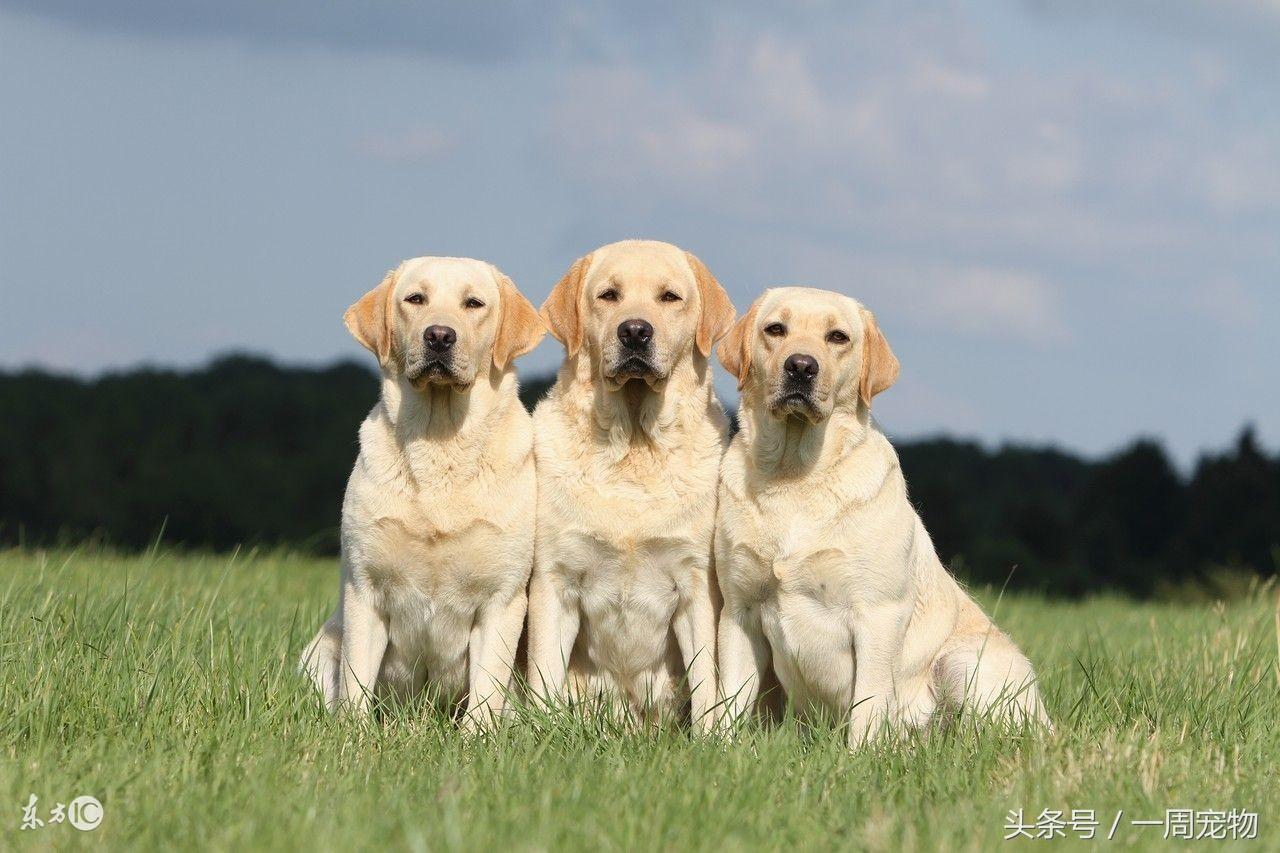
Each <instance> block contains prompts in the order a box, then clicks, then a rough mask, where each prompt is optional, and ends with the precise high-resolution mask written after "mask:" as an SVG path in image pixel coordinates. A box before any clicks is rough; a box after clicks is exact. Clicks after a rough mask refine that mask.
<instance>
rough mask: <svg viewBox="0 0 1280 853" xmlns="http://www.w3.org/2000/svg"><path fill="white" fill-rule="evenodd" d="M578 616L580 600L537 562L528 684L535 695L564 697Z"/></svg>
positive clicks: (531, 591)
mask: <svg viewBox="0 0 1280 853" xmlns="http://www.w3.org/2000/svg"><path fill="white" fill-rule="evenodd" d="M578 620H579V617H578V607H577V604H576V602H567V601H566V600H565V595H564V593H563V591H562V590H561V584H560V581H559V579H558V578H556V577H553V576H552V575H551V573H550V572H547V571H539V569H538V568H537V567H536V566H535V567H534V570H533V579H532V580H531V581H530V583H529V687H530V689H531V690H532V692H533V695H534V698H535V699H540V700H542V701H544V702H548V703H552V702H554V701H556V700H560V699H564V698H565V680H566V678H567V677H568V674H569V656H570V655H571V654H573V644H574V643H575V642H577V639H578Z"/></svg>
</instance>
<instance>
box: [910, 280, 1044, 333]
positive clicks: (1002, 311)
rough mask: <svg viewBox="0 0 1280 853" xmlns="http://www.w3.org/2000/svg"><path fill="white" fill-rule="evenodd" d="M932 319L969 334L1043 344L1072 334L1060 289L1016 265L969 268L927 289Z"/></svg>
mask: <svg viewBox="0 0 1280 853" xmlns="http://www.w3.org/2000/svg"><path fill="white" fill-rule="evenodd" d="M929 289H930V290H931V291H932V296H931V298H930V299H928V300H927V301H926V304H927V305H928V306H929V312H928V315H929V316H930V317H931V319H932V320H933V322H934V323H936V324H938V325H942V326H950V327H954V328H956V329H958V330H960V331H962V332H965V333H968V334H975V335H980V336H995V337H1006V338H1013V339H1018V340H1023V341H1026V342H1029V343H1033V344H1037V345H1042V344H1046V343H1061V342H1063V341H1065V340H1067V339H1068V337H1069V335H1068V331H1067V326H1066V324H1065V323H1064V322H1063V319H1062V309H1061V307H1060V306H1059V304H1058V299H1057V294H1056V292H1055V291H1054V289H1053V288H1052V287H1051V286H1050V284H1049V283H1048V282H1047V281H1045V280H1044V279H1043V278H1042V277H1040V276H1038V275H1035V274H1030V273H1024V272H1016V271H1012V270H998V269H983V268H977V269H965V270H957V271H956V272H954V273H953V274H951V275H943V276H941V277H940V279H939V280H937V281H935V282H933V283H932V286H931V287H930V288H929Z"/></svg>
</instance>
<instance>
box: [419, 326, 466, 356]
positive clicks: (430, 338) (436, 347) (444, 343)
mask: <svg viewBox="0 0 1280 853" xmlns="http://www.w3.org/2000/svg"><path fill="white" fill-rule="evenodd" d="M422 340H423V341H424V342H425V343H426V345H427V349H429V350H431V351H432V352H448V351H449V350H451V349H453V345H454V344H455V343H457V341H458V333H457V332H455V331H454V330H453V329H450V328H449V327H448V326H427V330H426V331H425V332H423V333H422Z"/></svg>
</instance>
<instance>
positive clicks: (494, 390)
mask: <svg viewBox="0 0 1280 853" xmlns="http://www.w3.org/2000/svg"><path fill="white" fill-rule="evenodd" d="M409 300H420V301H419V302H418V303H417V304H415V303H414V302H412V301H409ZM345 319H346V321H347V325H348V328H350V329H351V332H352V334H353V335H355V337H356V338H357V339H358V340H359V341H360V342H361V343H363V344H364V345H365V346H366V347H368V348H369V350H370V351H372V352H374V353H375V354H376V355H377V356H378V358H379V364H380V367H381V371H382V396H381V399H379V401H378V403H377V404H376V405H375V406H374V407H373V410H372V411H371V412H370V413H369V416H368V417H367V418H366V419H365V421H364V423H363V424H362V425H361V426H360V452H359V457H358V458H357V459H356V464H355V468H354V470H352V472H351V478H350V480H349V481H348V483H347V492H346V497H345V499H344V501H343V505H342V577H341V588H340V595H339V601H338V606H337V609H336V611H335V612H334V614H333V616H332V617H330V619H329V620H328V621H327V622H326V623H325V625H324V626H323V627H322V628H321V629H320V632H319V633H318V634H317V635H316V637H315V639H314V640H312V642H311V644H310V645H309V646H308V647H307V649H306V651H305V652H304V653H303V658H302V665H303V668H304V669H305V671H306V672H307V673H308V674H309V675H310V676H311V678H312V679H313V680H314V681H315V683H316V686H317V687H318V688H319V689H320V691H321V693H322V694H323V696H324V701H325V704H326V705H327V706H328V707H330V708H334V709H336V708H340V707H346V708H349V709H351V710H354V711H357V712H364V711H367V709H368V708H369V706H370V701H371V699H373V698H375V697H397V698H402V699H407V698H410V697H414V696H417V695H419V694H422V693H424V692H425V693H428V694H429V695H430V696H431V697H432V698H433V699H434V700H436V701H437V702H439V703H440V704H441V705H442V706H443V707H445V708H446V709H447V710H448V711H450V712H453V711H458V710H461V709H464V708H465V712H466V717H465V721H466V723H467V724H468V725H471V726H474V725H481V724H486V723H489V722H491V721H492V720H493V719H494V718H495V717H496V716H498V715H500V714H501V713H502V712H503V710H504V708H505V701H506V693H507V690H508V688H509V686H510V681H511V672H512V666H513V661H514V658H515V654H516V644H517V642H518V640H519V637H520V632H521V629H522V626H523V623H524V617H525V608H526V592H525V590H526V584H527V582H528V579H529V572H530V569H531V567H532V564H533V537H534V525H533V514H534V508H535V489H536V482H535V477H534V469H533V427H532V422H531V420H530V418H529V415H528V414H527V413H526V412H525V410H524V409H523V407H522V406H521V405H520V401H519V399H518V398H517V395H516V375H515V370H514V368H513V367H512V360H513V359H515V358H516V357H518V356H519V355H521V354H523V353H525V352H527V351H529V350H530V349H532V348H533V347H534V346H535V345H536V344H537V342H538V340H539V339H540V338H541V337H542V334H543V328H542V324H541V322H540V320H539V318H538V316H537V314H536V312H535V311H534V309H533V306H532V305H530V304H529V303H528V301H527V300H526V299H525V298H524V297H523V296H522V295H521V294H520V293H519V291H517V290H516V288H515V286H514V285H513V284H512V283H511V281H510V280H509V279H508V278H507V277H506V276H504V275H502V273H500V272H499V271H498V270H497V269H496V268H494V267H493V266H492V265H490V264H487V263H483V262H481V261H475V260H470V259H465V258H414V259H413V260H410V261H406V262H405V263H403V264H401V265H400V267H399V268H398V269H397V270H396V271H394V272H393V273H391V274H389V275H388V276H387V278H386V279H385V280H384V281H383V282H382V284H381V285H379V286H378V287H377V288H375V289H374V290H373V291H370V292H369V293H368V294H366V296H365V297H364V298H363V299H361V300H360V301H359V302H357V303H356V304H355V305H353V306H352V307H351V309H350V310H349V311H348V312H347V316H346V318H345ZM431 326H448V327H449V328H451V329H454V330H456V333H457V342H456V344H455V345H454V351H453V354H452V357H451V359H450V367H449V369H448V370H446V369H444V368H432V367H431V364H430V361H429V359H430V354H429V353H428V352H427V349H426V347H425V345H424V341H423V333H424V330H425V329H427V328H428V327H431Z"/></svg>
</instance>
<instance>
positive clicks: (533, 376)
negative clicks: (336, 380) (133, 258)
mask: <svg viewBox="0 0 1280 853" xmlns="http://www.w3.org/2000/svg"><path fill="white" fill-rule="evenodd" d="M367 355H368V354H367V353H364V352H363V351H361V352H360V353H357V354H350V355H336V356H332V357H330V358H328V359H321V360H317V361H305V360H303V361H290V360H286V359H279V358H275V357H274V356H271V355H270V354H267V353H263V352H253V351H249V350H225V351H223V352H219V353H214V354H213V355H211V356H209V357H207V358H205V359H204V360H202V361H199V362H194V363H192V364H185V365H180V364H161V363H152V362H139V363H137V364H132V365H123V366H119V367H105V368H102V369H101V370H98V371H96V372H93V373H85V372H77V371H63V370H58V369H56V368H49V367H45V366H42V365H17V366H8V367H6V366H0V377H4V376H6V375H10V376H12V375H16V374H19V373H24V372H32V373H39V374H43V375H46V376H49V377H51V378H56V379H66V378H70V379H75V380H78V381H81V382H86V383H91V382H96V381H99V380H102V379H113V378H119V377H124V376H129V375H133V374H138V373H144V372H156V373H177V374H182V373H193V372H199V371H206V370H209V369H211V368H212V367H213V366H214V365H216V364H217V363H219V362H222V361H226V360H229V359H246V360H250V361H259V362H265V363H267V364H269V365H271V366H272V367H277V368H281V369H284V370H315V371H321V370H328V369H332V368H337V367H355V368H358V369H360V370H362V371H364V372H365V373H367V374H369V378H370V379H371V380H375V381H376V380H377V378H378V369H377V366H376V365H372V364H368V363H366V361H367V359H366V358H364V357H362V356H367ZM516 374H517V378H518V380H519V382H520V384H521V386H522V387H523V386H524V384H525V383H526V382H547V383H552V382H554V381H555V378H556V367H551V368H547V369H540V370H538V371H536V372H535V371H531V370H530V369H529V368H522V367H521V366H520V365H519V364H517V365H516ZM715 391H716V398H717V399H718V400H719V401H720V404H721V405H722V406H723V407H724V410H725V412H726V414H729V415H731V416H732V417H734V418H736V417H737V412H738V395H737V393H736V392H734V394H733V395H732V397H726V396H725V395H724V394H723V393H721V389H720V388H719V387H717V388H716V389H715ZM892 393H893V389H892V388H891V389H889V391H887V392H886V394H892ZM877 405H880V406H881V407H883V405H884V403H883V398H882V400H881V401H877ZM876 421H877V423H878V424H879V425H880V428H881V429H882V430H883V431H884V432H885V434H886V435H887V436H888V437H889V438H890V439H891V440H892V441H893V442H894V443H904V444H920V443H927V442H931V441H954V442H957V443H961V444H975V445H977V446H979V447H980V448H982V450H983V451H985V452H987V453H998V452H1000V451H1002V450H1006V449H1009V450H1030V451H1051V452H1060V453H1063V454H1066V455H1069V456H1073V457H1075V458H1077V459H1079V460H1081V461H1083V462H1086V463H1096V462H1101V461H1105V460H1107V459H1109V458H1113V457H1115V456H1117V455H1119V454H1121V453H1124V452H1125V451H1127V450H1130V449H1132V448H1133V447H1134V446H1135V445H1137V444H1139V443H1141V442H1146V441H1153V442H1155V443H1156V444H1157V445H1159V446H1160V449H1161V450H1162V451H1163V452H1164V453H1165V455H1166V456H1167V457H1168V459H1169V462H1170V464H1172V465H1173V467H1174V470H1175V471H1176V472H1177V474H1178V476H1179V477H1181V478H1183V479H1185V478H1188V477H1190V476H1191V475H1192V474H1194V472H1195V466H1196V465H1198V464H1199V463H1200V462H1201V461H1202V460H1204V459H1206V458H1212V457H1217V456H1221V455H1223V454H1226V453H1230V452H1231V451H1232V450H1234V449H1236V448H1237V447H1238V446H1239V443H1240V440H1241V438H1242V437H1243V436H1244V435H1245V433H1250V434H1252V436H1253V437H1254V439H1255V440H1256V441H1257V443H1258V445H1259V446H1260V447H1261V448H1262V449H1263V451H1264V452H1268V453H1270V452H1280V446H1277V447H1273V446H1272V445H1270V444H1269V443H1268V442H1267V441H1266V440H1265V438H1264V437H1263V436H1262V435H1261V432H1260V430H1259V429H1258V425H1257V424H1256V423H1254V422H1252V421H1244V422H1243V423H1241V424H1240V425H1239V426H1238V427H1236V429H1235V430H1234V431H1233V432H1231V433H1230V434H1229V435H1228V436H1226V437H1225V438H1224V439H1223V440H1222V441H1221V442H1220V443H1218V444H1210V445H1207V446H1205V447H1203V448H1201V449H1199V450H1198V451H1196V452H1195V454H1194V455H1192V456H1191V457H1189V458H1181V457H1179V456H1178V455H1177V454H1175V453H1174V452H1173V450H1172V449H1171V448H1170V447H1169V446H1168V444H1167V442H1165V440H1164V439H1163V438H1162V437H1161V436H1158V435H1153V434H1146V433H1134V434H1133V435H1131V436H1130V437H1129V438H1128V439H1126V440H1123V441H1121V442H1120V443H1119V444H1117V445H1115V446H1114V447H1111V448H1107V449H1103V450H1100V451H1086V450H1082V449H1080V448H1078V447H1072V446H1071V445H1070V444H1067V443H1065V442H1062V441H1057V440H1054V439H1046V440H1044V441H1025V440H1021V439H1019V438H1016V437H1005V438H994V439H992V438H987V437H984V436H980V435H970V434H965V433H960V432H948V431H947V430H946V428H945V427H940V428H939V429H938V430H937V431H934V432H921V433H913V434H909V435H908V434H900V433H895V432H893V431H892V430H889V429H886V428H885V427H884V425H883V424H882V423H880V421H879V418H878V417H877V419H876ZM353 426H354V425H353Z"/></svg>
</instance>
